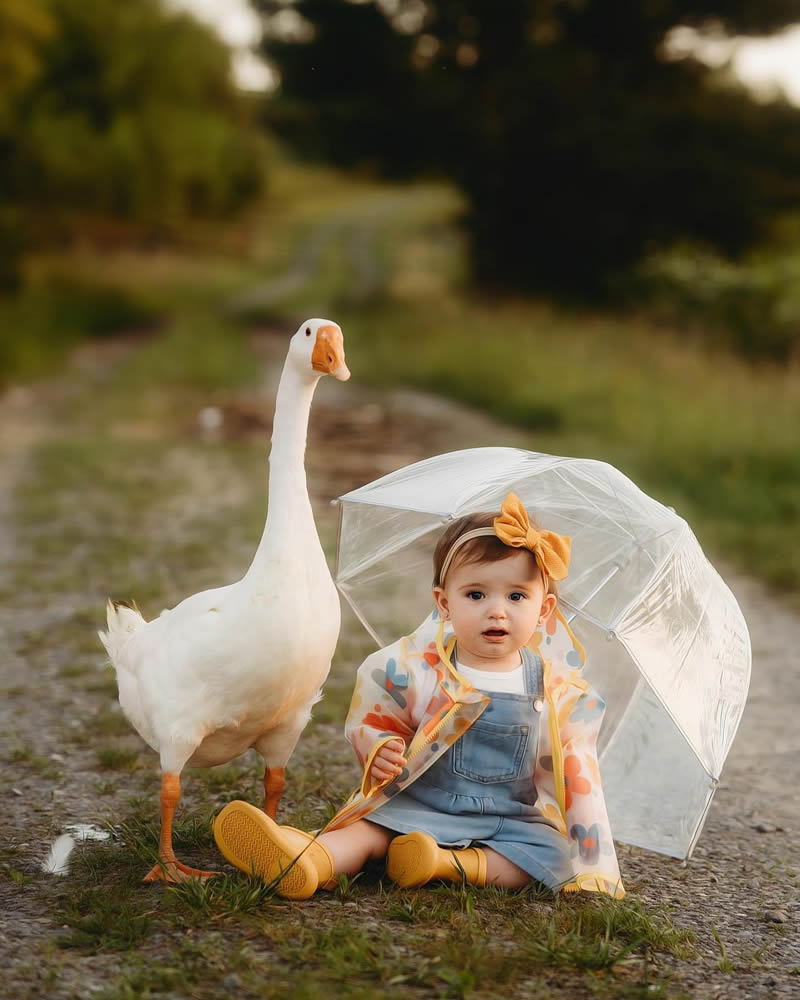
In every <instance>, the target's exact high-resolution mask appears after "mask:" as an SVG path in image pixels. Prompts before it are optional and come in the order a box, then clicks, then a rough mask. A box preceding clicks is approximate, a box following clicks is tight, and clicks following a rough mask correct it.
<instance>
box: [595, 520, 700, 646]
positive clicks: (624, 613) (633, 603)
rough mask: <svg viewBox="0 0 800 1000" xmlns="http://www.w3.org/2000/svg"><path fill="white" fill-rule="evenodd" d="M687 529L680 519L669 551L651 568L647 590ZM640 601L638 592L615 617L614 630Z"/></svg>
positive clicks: (640, 597) (659, 573)
mask: <svg viewBox="0 0 800 1000" xmlns="http://www.w3.org/2000/svg"><path fill="white" fill-rule="evenodd" d="M688 529H689V525H688V524H687V523H686V521H684V520H683V518H681V530H680V531H679V532H678V534H677V535H676V536H675V538H674V540H673V542H672V546H671V547H670V549H669V551H668V552H665V553H664V558H663V559H662V560H661V562H660V563H659V564H658V565H657V566H654V567H653V575H652V576H651V577H650V579H649V581H648V590H649V589H650V587H651V586H652V584H653V580H657V579H658V578H659V576H660V575H661V571H662V570H663V569H664V567H665V566H666V564H667V563H668V562H669V560H670V559H671V558H672V556H673V554H674V552H675V549H677V547H678V545H679V544H680V542H681V541H682V540H683V536H684V535H685V534H686V532H687V531H688ZM666 533H667V532H663V534H666ZM656 537H658V536H656ZM641 600H642V594H641V592H640V593H639V594H637V595H636V596H635V597H632V598H631V600H630V601H628V603H627V604H626V605H625V607H624V608H623V609H622V611H621V612H620V613H619V614H618V615H617V620H616V623H615V624H614V625H613V626H612V627H613V628H614V629H615V630H616V629H617V628H618V627H619V625H620V623H621V622H624V621H625V618H626V616H627V615H628V614H629V612H630V611H631V609H632V608H634V607H635V606H636V605H637V604H640V603H641Z"/></svg>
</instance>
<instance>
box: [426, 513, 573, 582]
mask: <svg viewBox="0 0 800 1000" xmlns="http://www.w3.org/2000/svg"><path fill="white" fill-rule="evenodd" d="M496 517H497V512H496V511H481V512H479V513H476V514H466V515H465V516H464V517H459V518H457V519H456V520H455V521H453V523H452V524H449V525H448V526H447V527H446V528H445V530H444V531H443V532H442V534H441V535H440V537H439V541H438V542H437V543H436V548H435V549H434V551H433V586H434V587H441V585H442V583H441V572H442V565H443V564H444V561H445V559H446V558H447V553H448V552H449V551H450V547H451V546H452V544H453V542H455V540H456V539H457V538H459V537H460V536H461V535H464V534H466V533H467V532H468V531H472V529H473V528H491V527H492V526H493V524H494V520H495V518H496ZM531 525H532V526H533V527H534V528H539V525H538V524H536V522H535V521H534V520H533V519H531ZM520 551H524V552H527V551H529V550H528V549H522V550H521V549H519V548H514V547H513V546H511V545H506V544H505V543H504V542H501V541H500V539H499V538H498V537H497V535H478V537H477V538H470V539H469V541H467V542H464V544H463V545H462V546H460V547H459V548H458V549H457V550H456V553H455V555H454V556H453V561H452V562H451V563H450V570H449V571H448V572H450V571H452V569H453V567H454V566H456V565H463V564H464V563H474V562H499V561H500V560H501V559H508V558H510V557H511V556H513V555H514V553H516V552H520ZM531 558H533V553H531ZM537 566H538V564H537ZM539 572H540V573H541V568H539ZM547 593H548V594H554V595H555V596H556V597H558V584H557V583H556V582H555V581H554V580H551V579H549V578H548V586H547Z"/></svg>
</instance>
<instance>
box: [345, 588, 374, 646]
mask: <svg viewBox="0 0 800 1000" xmlns="http://www.w3.org/2000/svg"><path fill="white" fill-rule="evenodd" d="M336 587H337V589H338V591H339V593H340V594H341V595H342V597H344V599H345V600H346V601H347V603H348V604H349V605H350V607H351V608H352V610H353V614H354V615H355V616H356V618H358V620H359V621H360V622H361V624H362V625H363V626H364V628H365V629H366V630H367V632H369V634H370V635H371V636H372V638H373V639H374V640H375V642H377V644H378V646H379V647H380V646H382V645H383V641H382V640H381V637H380V636H379V635H378V633H377V632H376V631H375V629H374V628H373V627H372V626H371V625H370V623H369V622H368V621H367V619H366V618H365V617H364V616H363V615H362V614H361V611H360V610H359V608H358V606H357V605H356V604H354V602H353V601H352V600H351V599H350V595H349V594H348V593H347V589H346V588H345V587H343V586H342V585H341V583H339V582H338V581H337V584H336Z"/></svg>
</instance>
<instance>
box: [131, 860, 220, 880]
mask: <svg viewBox="0 0 800 1000" xmlns="http://www.w3.org/2000/svg"><path fill="white" fill-rule="evenodd" d="M219 874H220V873H219V872H205V871H202V869H200V868H190V867H189V866H188V865H184V864H181V862H180V861H158V862H156V864H154V865H153V867H152V868H151V869H150V871H149V872H148V873H147V874H146V875H145V877H144V878H143V879H142V881H143V882H166V883H167V884H169V885H180V883H181V882H190V881H191V880H192V879H198V880H199V881H200V882H207V881H208V880H209V879H210V878H214V876H215V875H219Z"/></svg>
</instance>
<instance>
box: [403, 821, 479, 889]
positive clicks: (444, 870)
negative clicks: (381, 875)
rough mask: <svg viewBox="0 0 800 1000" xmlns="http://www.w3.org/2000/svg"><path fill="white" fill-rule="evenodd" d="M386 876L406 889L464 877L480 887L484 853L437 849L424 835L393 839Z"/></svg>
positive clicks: (456, 880)
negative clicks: (432, 881)
mask: <svg viewBox="0 0 800 1000" xmlns="http://www.w3.org/2000/svg"><path fill="white" fill-rule="evenodd" d="M459 866H460V867H459ZM462 871H463V875H462ZM386 874H387V875H388V876H389V878H390V879H392V881H393V882H397V884H398V885H400V886H402V887H403V888H405V889H409V888H412V887H414V886H419V885H425V883H426V882H430V881H431V879H434V878H443V879H447V880H448V881H450V882H460V881H461V879H462V878H463V877H466V880H467V882H469V883H470V885H480V886H483V885H486V853H485V852H484V851H483V850H481V848H480V847H465V848H463V849H462V850H455V849H453V848H449V849H448V848H445V847H439V845H438V844H437V843H436V841H435V840H434V839H433V837H431V836H429V835H428V834H427V833H408V834H405V835H403V836H402V837H395V838H394V840H393V841H392V842H391V844H390V845H389V853H388V855H387V857H386Z"/></svg>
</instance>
